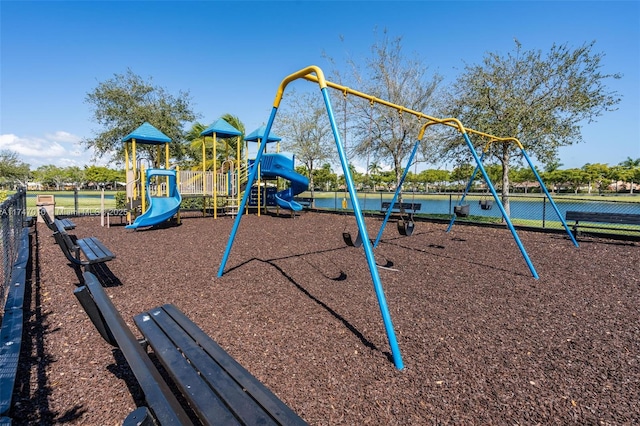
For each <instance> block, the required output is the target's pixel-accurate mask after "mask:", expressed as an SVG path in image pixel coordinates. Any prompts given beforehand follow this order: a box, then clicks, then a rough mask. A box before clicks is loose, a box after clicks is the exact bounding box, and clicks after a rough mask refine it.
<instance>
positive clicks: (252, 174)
mask: <svg viewBox="0 0 640 426" xmlns="http://www.w3.org/2000/svg"><path fill="white" fill-rule="evenodd" d="M277 111H278V108H276V107H273V109H272V110H271V115H270V116H269V121H268V122H267V125H266V127H265V130H264V135H262V140H261V141H260V146H259V147H258V153H257V154H256V159H255V161H254V162H253V166H251V171H250V172H249V177H248V178H247V186H246V189H245V191H244V195H243V196H242V201H241V202H240V206H239V208H238V214H237V215H236V220H235V221H234V222H233V228H231V234H229V240H228V241H227V248H226V249H225V250H224V255H223V256H222V262H221V263H220V268H219V269H218V277H221V276H222V274H223V273H224V267H225V266H226V264H227V260H228V259H229V253H231V247H232V246H233V240H234V239H235V237H236V233H237V232H238V226H240V220H241V219H242V215H243V213H244V210H245V206H246V205H247V200H248V199H249V194H250V193H251V186H252V185H253V182H255V180H256V175H257V174H258V168H259V165H260V160H261V159H262V153H263V152H264V148H265V147H266V146H267V140H268V139H269V132H271V126H273V120H274V119H275V118H276V112H277ZM258 190H260V188H258ZM258 208H259V207H258Z"/></svg>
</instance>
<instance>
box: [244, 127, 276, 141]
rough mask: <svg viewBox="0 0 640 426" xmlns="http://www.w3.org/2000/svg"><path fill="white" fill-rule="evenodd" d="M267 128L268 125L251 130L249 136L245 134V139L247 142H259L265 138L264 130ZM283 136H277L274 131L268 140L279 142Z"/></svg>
mask: <svg viewBox="0 0 640 426" xmlns="http://www.w3.org/2000/svg"><path fill="white" fill-rule="evenodd" d="M266 129H267V126H260V127H259V128H257V129H256V130H254V131H253V132H251V133H250V134H249V135H248V136H245V138H244V140H245V141H247V142H258V141H259V140H262V139H263V138H264V131H265V130H266ZM281 140H282V138H281V137H280V136H276V135H274V134H273V133H271V132H269V138H268V139H267V143H268V142H279V141H281Z"/></svg>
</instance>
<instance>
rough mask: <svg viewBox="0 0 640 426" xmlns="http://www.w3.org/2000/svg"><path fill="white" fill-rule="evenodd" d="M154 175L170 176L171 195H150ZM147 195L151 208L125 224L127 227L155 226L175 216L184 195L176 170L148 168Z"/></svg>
mask: <svg viewBox="0 0 640 426" xmlns="http://www.w3.org/2000/svg"><path fill="white" fill-rule="evenodd" d="M152 176H168V177H169V182H168V186H169V196H167V197H150V196H148V194H149V190H148V188H149V181H150V180H151V177H152ZM146 185H147V196H148V200H149V208H148V209H147V211H146V212H144V214H142V215H140V216H138V217H137V218H136V220H135V221H134V222H133V223H132V224H130V225H127V226H125V228H127V229H137V228H140V227H142V226H153V225H157V224H159V223H162V222H165V221H167V220H169V219H171V218H172V217H173V215H175V214H176V213H177V212H178V209H180V203H181V202H182V195H180V192H179V191H178V186H177V182H176V171H175V170H166V169H148V170H147V181H146Z"/></svg>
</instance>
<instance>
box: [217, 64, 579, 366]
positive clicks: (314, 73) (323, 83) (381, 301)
mask: <svg viewBox="0 0 640 426" xmlns="http://www.w3.org/2000/svg"><path fill="white" fill-rule="evenodd" d="M297 79H305V80H308V81H311V82H314V83H317V84H318V85H319V87H320V91H321V94H322V97H323V100H324V103H325V106H326V109H327V114H328V117H329V122H330V124H331V130H332V132H333V136H334V140H335V143H336V148H337V150H338V154H339V157H340V164H341V166H342V170H343V173H344V177H345V182H346V186H347V189H348V192H349V196H350V198H351V200H352V204H353V210H354V215H355V219H356V223H357V226H358V239H359V240H360V241H362V246H363V247H364V252H365V257H366V260H367V264H368V267H369V271H370V274H371V278H372V281H373V286H374V290H375V293H376V297H377V300H378V306H379V308H380V312H381V315H382V319H383V322H384V326H385V329H386V332H387V338H388V340H389V346H390V348H391V354H392V357H393V362H394V364H395V366H396V368H398V369H403V368H404V365H403V362H402V356H401V354H400V349H399V347H398V343H397V339H396V336H395V331H394V327H393V323H392V321H391V316H390V314H389V309H388V306H387V302H386V298H385V295H384V290H383V287H382V283H381V280H380V276H379V273H378V269H377V264H376V261H375V258H374V254H373V244H372V243H371V241H370V240H369V234H368V232H367V229H366V224H365V221H364V216H363V214H362V210H361V208H360V205H359V203H358V197H357V192H356V189H355V185H354V182H353V178H352V176H351V173H350V170H349V165H348V160H347V157H346V153H345V150H344V149H343V144H342V142H341V137H340V134H339V131H338V127H337V125H336V120H335V117H334V113H333V108H332V105H331V99H330V96H329V92H328V90H327V89H328V88H329V87H331V88H333V89H337V90H339V91H341V92H342V93H343V94H344V95H345V96H346V95H347V94H351V95H354V96H357V97H360V98H364V99H367V100H369V102H371V103H372V105H373V104H374V103H378V104H381V105H385V106H387V107H391V108H394V109H397V110H398V112H399V113H400V114H402V113H407V114H412V115H415V116H417V117H419V118H420V119H424V120H426V123H425V124H424V125H423V126H422V128H421V130H420V133H419V135H418V138H417V140H416V146H415V147H414V150H413V152H412V155H411V157H412V158H410V161H412V159H413V156H414V155H415V151H416V147H417V144H418V143H419V141H420V140H421V139H422V138H423V136H424V133H425V131H426V129H427V127H429V126H431V125H435V124H442V125H446V126H450V127H453V128H455V129H457V130H458V131H459V132H460V133H461V134H462V136H463V137H464V140H465V143H466V144H467V146H468V147H469V149H470V151H471V153H472V155H473V157H474V160H475V161H476V172H477V171H480V172H481V174H482V176H483V177H484V179H485V181H486V182H487V185H488V187H489V189H490V191H491V194H492V196H493V198H494V201H495V203H496V205H498V206H499V208H500V211H501V213H502V215H503V218H504V220H505V222H506V224H507V226H508V228H509V230H510V231H511V234H512V235H513V238H514V239H515V241H516V243H517V245H518V247H519V249H520V251H521V253H522V255H523V257H524V259H525V261H526V263H527V265H528V267H529V269H530V271H531V273H532V275H533V277H534V278H536V279H537V278H538V274H537V272H536V271H535V268H534V267H533V264H532V263H531V261H530V259H529V257H528V255H527V253H526V250H525V249H524V246H523V245H522V243H521V242H520V239H519V237H518V234H517V232H516V230H515V228H514V226H513V224H512V223H511V220H510V219H509V217H508V214H507V213H506V210H505V208H504V206H503V205H502V203H501V200H500V198H499V196H498V194H497V192H496V190H495V187H494V186H493V184H492V183H491V180H490V179H489V176H488V174H487V172H486V170H485V168H484V166H483V164H482V160H481V159H480V157H479V156H478V154H477V152H476V149H475V147H474V146H473V144H472V142H471V140H470V138H469V133H472V134H474V135H476V136H479V137H482V138H486V139H488V140H489V143H491V142H494V141H498V142H507V141H508V142H514V143H516V144H517V145H518V146H519V147H520V149H521V152H522V154H523V155H524V158H525V159H526V160H527V162H528V163H529V165H530V167H531V169H532V170H533V171H534V173H535V175H536V178H537V179H538V181H539V182H540V183H541V187H542V188H546V187H545V185H544V184H542V181H541V179H540V176H539V175H538V173H537V172H536V171H535V167H534V166H533V164H532V163H531V160H530V159H529V157H528V155H527V154H526V152H525V150H524V147H523V146H522V144H521V143H520V142H519V141H518V140H517V139H515V138H510V137H507V138H502V137H497V136H493V135H490V134H487V133H483V132H479V131H476V130H473V129H468V128H465V127H464V125H463V124H462V123H461V122H460V121H459V120H458V119H456V118H444V119H438V118H434V117H430V116H428V115H426V114H423V113H421V112H418V111H413V110H410V109H407V108H404V107H402V106H399V105H396V104H393V103H391V102H388V101H385V100H382V99H378V98H376V97H374V96H371V95H368V94H365V93H362V92H359V91H356V90H353V89H350V88H348V87H345V86H342V85H339V84H335V83H332V82H329V81H327V80H326V79H325V77H324V73H323V72H322V70H321V69H320V68H319V67H317V66H313V65H312V66H309V67H306V68H304V69H301V70H299V71H297V72H295V73H293V74H291V75H289V76H287V77H285V79H284V80H282V82H281V83H280V86H279V87H278V91H277V93H276V97H275V100H274V103H273V108H272V110H271V114H270V116H269V120H268V121H267V125H266V129H265V134H266V135H267V138H268V135H269V133H270V131H271V127H272V125H273V122H274V120H275V117H276V114H277V111H278V108H279V106H280V102H281V101H282V97H283V94H284V90H285V88H286V86H287V85H288V84H289V83H291V82H292V81H294V80H297ZM267 138H265V139H263V140H262V142H261V143H260V146H259V148H258V152H257V155H256V159H255V162H256V163H257V164H258V167H252V168H251V171H250V173H249V176H248V184H249V185H251V184H252V183H253V182H254V181H255V180H256V177H257V176H258V175H259V174H258V173H257V171H258V169H259V166H260V163H261V161H262V160H263V153H264V150H265V146H266V139H267ZM410 164H411V162H409V163H408V165H407V167H406V168H405V174H404V175H403V177H402V180H404V178H405V177H406V170H408V168H409V166H410ZM471 182H472V181H471ZM402 183H403V182H402V181H401V182H400V183H399V185H398V188H397V190H396V193H395V195H394V198H393V200H392V202H391V203H390V206H389V210H388V211H387V215H386V217H385V222H384V223H383V225H382V227H384V225H385V224H386V221H387V220H388V217H389V215H390V211H391V209H392V208H393V206H394V203H395V200H396V199H397V196H398V194H399V192H400V190H401V188H402ZM545 192H546V189H545ZM547 196H548V197H549V199H550V200H552V199H551V197H550V194H548V193H547ZM247 201H248V193H245V194H244V196H243V197H242V201H241V203H240V207H239V210H238V215H237V216H236V218H235V222H234V225H233V228H232V230H231V233H230V235H229V239H228V242H227V245H226V249H225V252H224V255H223V258H222V261H221V263H220V267H219V269H218V277H220V276H222V275H223V273H224V269H225V266H226V263H227V260H228V258H229V254H230V252H231V249H232V247H233V242H234V239H235V236H236V233H237V230H238V227H239V225H240V221H241V219H242V210H243V209H244V207H245V206H246V204H247ZM552 205H553V208H554V210H555V211H556V213H557V214H558V217H559V218H560V220H561V222H562V223H563V225H564V228H565V230H566V231H567V234H568V235H569V236H570V238H571V239H572V241H573V243H574V245H576V246H577V242H576V241H575V239H574V238H573V236H572V234H571V231H570V229H569V227H568V226H567V224H566V222H565V220H564V218H563V217H562V215H561V214H560V212H559V210H558V208H557V206H556V205H555V203H554V202H553V201H552ZM380 232H382V229H381V231H380Z"/></svg>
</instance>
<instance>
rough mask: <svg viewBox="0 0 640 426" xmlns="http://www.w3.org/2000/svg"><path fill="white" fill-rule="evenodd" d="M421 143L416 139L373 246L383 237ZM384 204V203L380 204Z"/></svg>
mask: <svg viewBox="0 0 640 426" xmlns="http://www.w3.org/2000/svg"><path fill="white" fill-rule="evenodd" d="M419 144H420V140H417V141H416V144H415V145H414V146H413V150H412V151H411V155H409V161H407V167H405V168H404V172H403V173H402V177H401V178H400V183H399V184H398V187H397V188H396V192H395V194H393V199H392V200H391V204H390V205H389V208H388V209H387V214H386V215H385V216H384V220H383V221H382V226H381V227H380V230H379V231H378V236H377V237H376V241H375V242H374V243H373V247H374V248H375V247H378V242H380V238H382V232H383V231H384V227H385V226H386V225H387V221H388V220H389V217H390V216H391V211H392V210H393V205H394V204H395V202H396V199H397V198H398V194H400V191H401V190H402V184H403V183H404V179H405V178H406V177H407V173H408V172H409V167H410V166H411V162H412V161H413V157H414V156H415V155H416V151H417V150H418V145H419ZM380 205H382V204H380Z"/></svg>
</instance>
